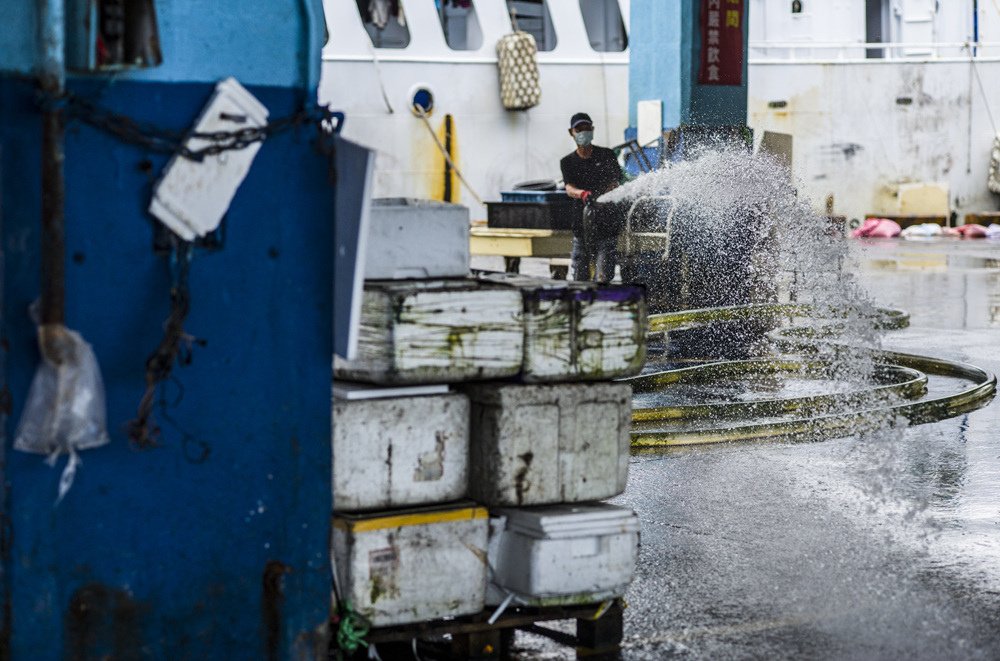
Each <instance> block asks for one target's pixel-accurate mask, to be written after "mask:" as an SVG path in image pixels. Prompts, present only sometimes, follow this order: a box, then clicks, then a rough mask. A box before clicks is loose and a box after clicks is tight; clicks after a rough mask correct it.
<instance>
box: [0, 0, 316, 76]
mask: <svg viewBox="0 0 1000 661" xmlns="http://www.w3.org/2000/svg"><path fill="white" fill-rule="evenodd" d="M69 1H71V0H67V2H69ZM36 5H37V3H36V2H26V1H25V0H0V16H3V20H2V21H0V71H7V72H17V73H31V72H32V70H33V68H34V64H35V57H34V53H35V52H36V51H37V32H38V28H37V23H36V21H37V9H36ZM156 13H157V19H158V22H159V29H160V46H161V49H162V51H163V59H164V64H163V66H160V67H156V68H152V69H145V70H137V71H131V72H122V73H118V74H116V75H115V78H116V79H117V80H130V81H165V82H206V81H212V82H215V81H218V80H221V79H223V78H226V77H228V76H235V77H236V78H237V79H239V80H240V82H241V83H243V84H244V85H268V86H274V87H288V86H292V85H298V86H306V85H307V83H309V84H311V86H312V87H315V86H316V85H317V84H318V82H319V80H318V77H317V76H318V72H319V61H320V60H319V56H318V50H319V48H320V47H322V44H323V41H324V40H325V34H326V28H325V24H324V22H323V4H322V0H275V1H274V2H264V1H262V0H247V1H246V2H239V1H237V0H212V2H193V1H191V0H156ZM310 53H311V55H312V56H310ZM310 71H312V77H311V81H310V79H309V75H308V74H309V72H310Z"/></svg>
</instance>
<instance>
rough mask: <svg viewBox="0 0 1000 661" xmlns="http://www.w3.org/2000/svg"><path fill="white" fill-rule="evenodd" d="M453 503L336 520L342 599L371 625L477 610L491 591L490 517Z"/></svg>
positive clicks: (335, 559)
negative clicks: (488, 561) (488, 589)
mask: <svg viewBox="0 0 1000 661" xmlns="http://www.w3.org/2000/svg"><path fill="white" fill-rule="evenodd" d="M487 516H488V515H487V513H486V510H485V509H483V508H481V507H472V506H461V505H459V506H452V507H450V508H449V507H446V508H439V509H430V508H423V509H410V510H399V511H389V512H379V513H374V514H363V515H350V514H339V515H336V516H334V518H333V554H332V557H333V562H334V572H335V575H336V578H337V586H338V589H339V590H340V596H341V598H342V599H346V600H350V602H351V604H352V605H353V607H354V608H355V610H357V611H358V612H359V613H360V614H361V615H363V616H364V617H365V618H366V619H367V620H368V621H369V622H370V623H371V625H372V626H376V627H384V626H391V625H396V624H407V623H411V622H425V621H428V620H435V619H438V618H442V617H452V616H459V615H468V614H470V613H478V612H479V611H481V610H482V609H483V604H484V597H485V591H486V563H485V558H486V543H487V534H488V527H489V519H488V518H487Z"/></svg>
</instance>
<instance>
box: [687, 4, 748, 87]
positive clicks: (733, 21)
mask: <svg viewBox="0 0 1000 661" xmlns="http://www.w3.org/2000/svg"><path fill="white" fill-rule="evenodd" d="M743 2H744V0H702V2H701V69H700V71H699V73H698V84H699V85H742V84H743Z"/></svg>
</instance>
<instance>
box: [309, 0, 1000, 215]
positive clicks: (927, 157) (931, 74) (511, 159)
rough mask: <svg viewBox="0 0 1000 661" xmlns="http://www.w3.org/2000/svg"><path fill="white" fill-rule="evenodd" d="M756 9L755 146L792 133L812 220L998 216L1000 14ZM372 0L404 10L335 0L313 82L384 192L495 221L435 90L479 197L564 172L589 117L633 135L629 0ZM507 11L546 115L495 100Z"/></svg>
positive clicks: (963, 7)
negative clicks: (523, 42) (383, 11)
mask: <svg viewBox="0 0 1000 661" xmlns="http://www.w3.org/2000/svg"><path fill="white" fill-rule="evenodd" d="M747 2H748V4H749V10H748V11H749V21H750V44H749V81H748V82H749V93H748V96H749V99H748V117H747V123H748V124H749V125H750V126H751V127H752V128H753V129H754V131H755V133H756V134H757V136H758V137H759V136H761V135H762V134H763V132H764V131H765V130H766V131H776V132H779V133H787V134H790V135H792V136H793V145H794V147H793V156H792V167H793V170H794V173H795V175H796V177H797V179H798V182H799V187H800V190H801V191H802V192H803V194H804V195H806V196H808V197H809V198H810V199H812V200H814V201H815V203H816V205H817V207H818V208H823V207H825V206H827V205H830V206H832V208H833V211H834V213H836V214H838V215H846V216H848V217H849V218H863V217H864V216H865V215H866V214H870V213H876V214H886V215H934V213H932V212H939V211H940V212H943V213H951V212H954V213H956V214H958V215H959V217H961V216H962V215H963V214H964V213H967V212H976V211H985V210H991V209H995V208H997V202H996V199H995V198H994V197H993V196H992V194H991V193H989V192H988V190H987V188H986V179H987V174H988V169H989V164H990V151H991V148H992V143H993V138H994V136H995V135H996V133H997V129H998V127H997V126H996V125H995V122H997V121H1000V85H998V84H997V82H998V81H1000V2H998V1H997V0H835V1H834V0H797V1H792V0H747ZM375 4H384V5H386V6H387V7H388V8H389V9H390V10H393V9H394V8H395V6H396V5H398V6H399V7H401V8H402V14H399V13H395V12H394V11H390V15H389V16H388V17H387V19H386V22H385V24H384V27H383V28H381V29H379V28H377V27H376V26H375V25H374V23H373V21H371V20H368V21H367V22H366V21H365V20H364V19H366V18H370V17H369V16H368V9H369V8H370V7H371V6H372V0H326V1H325V9H326V17H327V25H328V32H329V39H328V43H327V45H326V47H325V48H324V51H323V69H322V79H321V84H320V100H321V101H322V102H325V103H326V102H329V103H332V104H334V105H335V106H336V107H337V108H338V109H343V110H345V111H346V113H347V122H346V124H345V129H344V134H345V135H346V136H347V137H349V138H351V139H354V140H356V141H358V142H361V143H363V144H365V145H367V146H369V147H372V148H374V149H375V150H376V151H377V154H378V156H377V161H376V175H375V182H374V188H373V191H374V195H375V196H377V197H398V196H413V197H422V198H431V199H439V200H441V199H450V200H452V201H456V202H461V203H463V204H466V205H468V206H469V207H470V210H471V215H472V218H473V219H476V218H484V217H485V209H484V207H483V206H482V205H481V204H479V203H478V202H477V200H476V199H475V197H474V196H472V195H471V194H470V193H469V191H468V190H466V188H465V187H464V186H463V185H462V184H461V182H459V181H458V179H457V178H456V177H454V176H453V175H451V174H449V176H446V174H445V173H446V170H447V166H446V162H445V159H444V158H443V156H442V155H441V151H440V149H439V148H438V146H437V145H436V143H435V140H434V138H433V137H432V134H431V132H430V131H429V130H428V128H427V126H425V124H424V121H423V120H422V119H421V118H420V117H418V116H417V115H416V114H414V113H413V112H411V110H410V108H411V105H412V103H413V101H414V98H415V97H416V98H419V99H420V100H422V101H424V102H426V95H424V96H422V94H423V93H424V92H426V93H429V94H430V95H431V96H432V97H433V108H432V110H431V114H430V117H429V122H430V125H431V128H432V129H433V131H434V132H435V133H436V134H437V135H438V136H439V140H440V141H441V142H442V144H444V143H445V142H447V140H446V136H445V125H446V123H447V121H448V120H446V117H447V116H450V118H451V119H450V125H451V138H450V144H449V145H448V146H449V148H450V149H451V150H452V153H453V154H454V160H455V162H456V164H457V166H458V168H459V169H460V170H461V172H462V174H464V175H465V178H466V180H467V181H468V182H469V184H470V186H471V188H472V189H473V190H475V191H476V193H477V194H478V196H479V197H480V198H481V199H483V200H495V199H498V198H499V193H500V191H501V190H505V189H509V188H510V187H511V186H512V185H513V184H515V183H518V182H522V181H525V180H532V179H556V178H558V177H559V168H558V160H559V158H560V157H561V156H563V155H564V154H566V153H568V152H569V151H570V150H571V149H572V148H573V145H572V143H571V141H570V140H569V137H568V136H567V134H566V128H567V123H568V118H569V117H570V115H571V114H572V113H574V112H576V111H578V110H584V111H587V112H589V113H590V114H591V115H592V116H593V118H594V120H595V123H596V127H597V133H596V136H595V138H596V140H595V141H596V142H597V143H598V144H604V145H609V146H611V145H616V144H620V143H621V142H623V141H624V133H625V129H626V127H627V126H628V123H629V108H628V97H629V95H628V63H629V49H628V46H627V43H628V36H627V34H628V26H629V21H630V18H631V17H630V3H629V0H546V1H544V2H543V1H542V0H469V1H465V0H462V1H456V0H399V1H398V2H395V1H394V0H377V2H376V3H375ZM466 5H467V6H466ZM511 9H514V10H515V11H516V12H517V16H518V17H519V20H518V23H519V27H520V28H521V29H523V30H525V31H528V32H531V33H532V34H534V35H535V37H536V40H537V42H538V44H539V53H538V65H539V69H540V75H541V88H542V95H541V103H540V104H539V105H538V106H536V107H534V108H532V109H530V110H527V111H507V110H504V109H503V106H502V104H501V102H500V91H499V83H498V73H497V57H496V51H495V46H496V43H497V40H498V39H500V38H501V37H502V36H504V35H506V34H509V33H510V32H512V31H513V29H514V28H513V26H512V23H511V18H510V14H509V11H510V10H511ZM400 16H402V17H403V21H402V23H401V21H400ZM619 17H620V18H619ZM403 23H405V26H404V25H403ZM991 40H992V41H991ZM666 102H667V103H669V99H667V100H666ZM446 187H447V190H446Z"/></svg>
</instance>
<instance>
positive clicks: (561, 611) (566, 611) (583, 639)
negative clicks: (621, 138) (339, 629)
mask: <svg viewBox="0 0 1000 661" xmlns="http://www.w3.org/2000/svg"><path fill="white" fill-rule="evenodd" d="M624 607H625V606H624V602H623V601H622V600H621V599H615V600H611V601H608V602H604V603H601V604H584V605H579V606H549V607H540V608H535V607H525V606H518V607H515V606H511V607H509V608H507V609H506V610H505V611H504V612H503V614H502V615H501V616H500V617H499V618H497V619H496V621H495V622H493V623H490V621H489V620H490V618H491V616H492V615H493V611H492V610H486V611H483V612H482V613H478V614H476V615H469V616H465V617H458V618H455V619H453V620H437V621H434V622H419V623H415V624H407V625H401V626H395V627H384V628H380V629H372V630H371V631H370V632H369V633H368V636H367V637H366V640H367V642H368V643H369V645H375V646H376V649H377V651H378V654H379V657H380V658H381V659H382V660H383V661H392V660H393V659H406V660H407V661H410V660H412V659H413V646H414V641H415V640H416V641H417V646H418V649H419V651H420V656H421V658H424V659H440V660H442V661H452V660H456V661H457V660H458V659H482V660H486V659H507V658H510V654H511V648H512V645H513V642H514V632H515V631H517V630H521V631H526V632H530V633H533V634H537V635H540V636H545V637H546V638H549V639H550V640H553V641H555V642H556V643H558V644H560V645H563V646H565V647H569V648H572V649H573V651H574V653H575V654H576V658H578V659H590V660H592V661H602V660H611V659H618V658H619V652H620V646H621V642H622V634H623V611H624ZM559 620H576V633H575V635H573V634H568V633H564V632H562V631H556V630H554V629H551V628H549V627H545V626H542V625H543V624H544V623H546V622H555V621H559ZM331 658H337V657H336V651H334V652H333V653H332V655H331ZM350 658H354V659H367V658H368V652H367V650H364V649H362V650H360V651H359V652H358V653H356V654H355V656H354V657H350Z"/></svg>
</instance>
